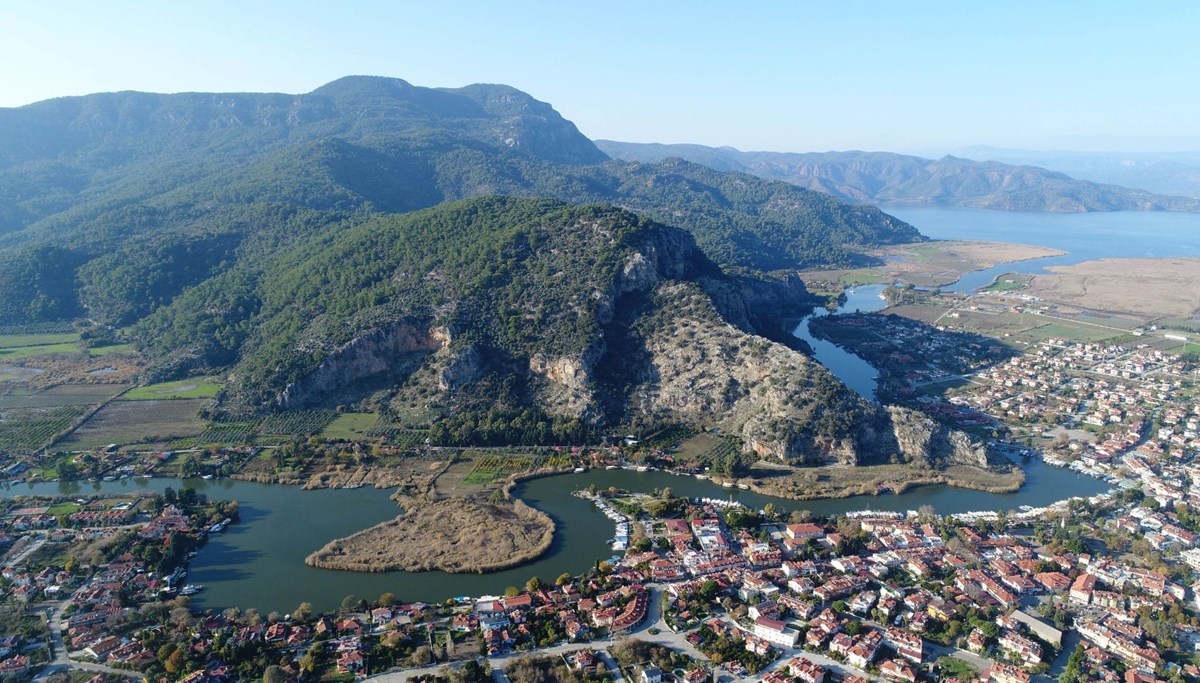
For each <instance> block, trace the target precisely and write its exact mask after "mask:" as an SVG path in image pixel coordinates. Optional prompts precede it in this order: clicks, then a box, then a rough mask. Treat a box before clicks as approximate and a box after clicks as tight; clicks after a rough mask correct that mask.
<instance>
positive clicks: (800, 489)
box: [682, 463, 1025, 502]
mask: <svg viewBox="0 0 1200 683" xmlns="http://www.w3.org/2000/svg"><path fill="white" fill-rule="evenodd" d="M682 476H686V475H682ZM712 481H713V483H714V484H716V485H718V486H722V487H724V488H738V489H742V490H749V491H753V492H754V493H757V494H759V495H763V496H770V497H772V498H783V499H786V500H791V501H797V502H809V501H819V500H839V499H845V498H854V497H857V496H878V495H885V494H895V495H901V494H904V493H906V492H908V491H911V490H912V489H915V488H918V487H922V486H953V487H955V488H960V489H966V490H970V491H981V492H984V493H996V494H1001V493H1017V492H1019V491H1020V490H1021V486H1022V485H1024V483H1025V473H1024V471H1023V470H1022V469H1021V468H1020V467H1019V466H1016V465H1014V466H1013V469H1012V470H1011V471H1009V472H996V471H993V470H985V469H982V468H978V467H970V466H967V465H951V466H948V467H946V468H944V469H940V470H930V469H925V468H920V467H917V466H915V465H868V466H858V467H849V466H844V465H829V466H825V467H811V468H809V467H805V468H797V467H788V466H786V465H774V464H769V463H759V464H756V465H755V466H754V467H752V468H751V470H750V476H749V477H743V478H739V479H725V478H722V477H714V478H713V479H712Z"/></svg>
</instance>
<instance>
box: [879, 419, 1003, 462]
mask: <svg viewBox="0 0 1200 683" xmlns="http://www.w3.org/2000/svg"><path fill="white" fill-rule="evenodd" d="M887 414H888V416H889V418H890V420H891V425H892V437H893V438H894V442H895V448H896V451H897V452H898V453H899V455H900V456H901V458H902V459H903V461H904V462H911V463H917V464H923V465H926V466H929V467H944V466H946V465H971V466H974V467H987V466H988V464H989V458H988V449H987V446H986V445H985V444H984V443H983V442H981V441H979V440H978V439H975V438H973V437H972V436H971V435H970V434H967V433H966V432H963V431H960V430H957V429H949V428H947V427H946V426H945V425H942V424H941V423H939V422H936V421H935V420H933V419H931V418H929V417H927V416H925V415H923V414H921V413H919V412H917V411H915V410H912V409H910V408H901V407H899V406H888V407H887Z"/></svg>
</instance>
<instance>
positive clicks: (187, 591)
mask: <svg viewBox="0 0 1200 683" xmlns="http://www.w3.org/2000/svg"><path fill="white" fill-rule="evenodd" d="M202 590H204V586H202V585H201V584H198V583H189V584H188V585H186V586H184V587H183V588H180V589H179V594H180V595H195V594H196V593H199V592H200V591H202Z"/></svg>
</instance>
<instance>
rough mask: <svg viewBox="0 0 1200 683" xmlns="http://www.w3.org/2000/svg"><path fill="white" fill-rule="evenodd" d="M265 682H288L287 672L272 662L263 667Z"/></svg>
mask: <svg viewBox="0 0 1200 683" xmlns="http://www.w3.org/2000/svg"><path fill="white" fill-rule="evenodd" d="M262 679H263V683H287V674H286V673H284V671H283V669H281V668H280V667H279V666H278V665H275V664H272V665H271V666H268V667H267V668H266V669H263V677H262Z"/></svg>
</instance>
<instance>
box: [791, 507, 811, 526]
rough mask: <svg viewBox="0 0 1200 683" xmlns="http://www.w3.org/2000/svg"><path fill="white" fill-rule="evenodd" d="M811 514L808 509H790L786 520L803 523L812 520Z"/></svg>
mask: <svg viewBox="0 0 1200 683" xmlns="http://www.w3.org/2000/svg"><path fill="white" fill-rule="evenodd" d="M812 518H813V514H812V512H811V511H809V510H792V512H791V514H789V515H788V521H789V522H791V523H792V524H804V523H805V522H810V521H812Z"/></svg>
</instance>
